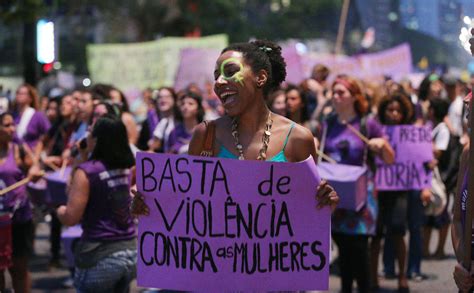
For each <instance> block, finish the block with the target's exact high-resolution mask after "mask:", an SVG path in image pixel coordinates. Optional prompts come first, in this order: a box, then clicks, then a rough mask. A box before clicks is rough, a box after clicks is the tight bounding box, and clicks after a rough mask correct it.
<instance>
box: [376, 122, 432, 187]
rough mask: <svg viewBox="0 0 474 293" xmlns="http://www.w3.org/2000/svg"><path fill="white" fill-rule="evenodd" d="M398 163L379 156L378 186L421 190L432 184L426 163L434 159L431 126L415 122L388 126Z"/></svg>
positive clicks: (388, 134) (387, 133)
mask: <svg viewBox="0 0 474 293" xmlns="http://www.w3.org/2000/svg"><path fill="white" fill-rule="evenodd" d="M385 133H386V135H387V136H388V139H389V141H390V144H391V146H392V147H393V149H394V150H395V163H393V164H391V165H387V164H384V163H383V162H382V161H381V160H377V173H376V177H375V184H376V187H377V189H378V190H412V189H415V190H420V189H422V188H430V187H431V176H432V175H431V171H430V170H429V169H428V168H427V167H426V165H427V163H428V162H430V161H431V160H433V146H432V142H431V128H430V127H426V126H424V127H421V126H413V125H398V126H389V127H386V129H385Z"/></svg>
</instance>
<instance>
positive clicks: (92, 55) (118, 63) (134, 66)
mask: <svg viewBox="0 0 474 293" xmlns="http://www.w3.org/2000/svg"><path fill="white" fill-rule="evenodd" d="M227 44H228V37H227V35H225V34H221V35H213V36H207V37H201V38H181V37H166V38H162V39H160V40H157V41H152V42H144V43H131V44H100V45H88V46H87V66H88V69H89V73H90V77H91V80H92V82H93V83H109V84H113V85H115V86H117V87H118V88H120V89H122V90H124V91H129V90H143V89H145V88H146V87H159V86H173V84H174V80H175V76H176V72H177V70H178V66H179V62H180V60H179V59H180V51H181V49H183V48H212V49H223V48H224V47H226V46H227Z"/></svg>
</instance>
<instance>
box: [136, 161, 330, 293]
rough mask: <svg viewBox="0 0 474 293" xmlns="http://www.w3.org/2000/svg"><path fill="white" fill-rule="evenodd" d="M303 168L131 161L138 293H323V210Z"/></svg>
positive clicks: (309, 166)
mask: <svg viewBox="0 0 474 293" xmlns="http://www.w3.org/2000/svg"><path fill="white" fill-rule="evenodd" d="M319 181H320V179H319V176H318V175H317V171H316V166H315V164H314V161H313V159H312V158H311V157H310V158H308V159H307V160H306V161H304V162H301V163H270V162H258V161H239V160H232V159H216V158H206V157H194V156H175V155H164V154H151V153H144V152H141V153H138V155H137V188H138V190H139V191H140V192H141V193H142V194H143V195H144V197H145V201H146V203H147V205H148V206H149V208H150V215H149V216H142V217H140V221H139V226H138V233H139V235H138V259H137V262H138V264H137V267H138V278H137V281H138V285H139V286H143V287H156V288H163V289H174V290H186V291H205V292H228V291H259V290H260V291H278V290H327V289H328V281H329V245H330V227H331V222H330V217H331V215H330V210H329V208H327V207H325V208H323V209H321V210H317V209H316V202H315V191H316V186H317V185H318V184H319Z"/></svg>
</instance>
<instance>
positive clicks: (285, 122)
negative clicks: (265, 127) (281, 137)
mask: <svg viewBox="0 0 474 293" xmlns="http://www.w3.org/2000/svg"><path fill="white" fill-rule="evenodd" d="M278 119H279V120H280V121H279V124H280V125H282V126H283V127H284V129H288V128H289V127H290V126H291V124H294V126H293V129H292V130H291V135H290V136H289V138H288V145H290V144H295V143H296V144H306V143H313V134H312V133H311V131H310V130H309V129H308V128H306V127H304V126H301V125H299V124H296V123H294V122H293V121H291V120H290V119H288V118H286V117H283V116H278Z"/></svg>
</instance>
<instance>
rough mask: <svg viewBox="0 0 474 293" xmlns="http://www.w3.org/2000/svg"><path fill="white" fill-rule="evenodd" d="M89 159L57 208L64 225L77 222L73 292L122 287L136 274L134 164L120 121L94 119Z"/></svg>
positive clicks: (81, 166)
mask: <svg viewBox="0 0 474 293" xmlns="http://www.w3.org/2000/svg"><path fill="white" fill-rule="evenodd" d="M87 147H88V148H90V149H91V151H92V153H91V156H90V159H89V160H88V161H86V162H84V163H82V164H80V165H79V166H78V167H77V169H76V170H75V171H74V173H73V176H72V180H71V185H70V188H69V195H68V196H69V199H68V202H67V205H65V206H60V207H59V208H58V209H57V215H58V218H59V220H60V221H61V222H62V223H63V224H64V225H68V226H72V225H76V224H78V223H79V222H80V223H81V225H82V229H83V234H82V237H81V240H80V241H79V243H78V244H77V245H76V248H75V251H74V257H75V265H76V268H75V273H74V286H75V287H76V289H77V291H78V292H92V291H93V292H128V289H129V285H130V281H131V280H132V279H133V278H135V276H136V256H137V250H136V239H135V238H136V236H135V235H136V234H135V225H134V223H133V219H132V217H131V215H130V212H129V206H130V202H131V197H130V194H129V188H130V178H131V176H130V174H131V170H130V169H131V168H132V167H133V165H134V164H135V162H134V157H133V154H132V152H131V150H130V147H129V144H128V138H127V131H126V129H125V125H124V124H123V122H122V121H121V120H120V119H118V118H116V117H110V116H104V117H102V118H99V119H98V120H97V122H96V123H95V125H94V128H93V130H92V133H91V134H90V135H89V136H88V138H87Z"/></svg>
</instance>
